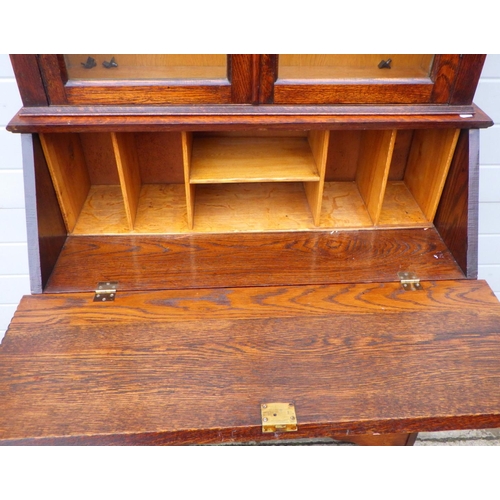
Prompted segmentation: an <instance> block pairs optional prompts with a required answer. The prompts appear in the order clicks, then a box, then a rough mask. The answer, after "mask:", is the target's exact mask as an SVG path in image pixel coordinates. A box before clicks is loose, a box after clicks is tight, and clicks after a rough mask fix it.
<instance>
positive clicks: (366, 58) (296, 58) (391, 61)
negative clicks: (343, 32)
mask: <svg viewBox="0 0 500 500" xmlns="http://www.w3.org/2000/svg"><path fill="white" fill-rule="evenodd" d="M433 59H434V56H433V55H431V54H399V55H389V54H281V55H280V56H279V59H278V78H279V80H304V81H306V80H358V79H360V80H372V79H384V80H385V79H391V80H392V79H402V80H406V79H412V80H414V79H418V78H425V79H428V78H429V75H430V71H431V68H432V63H433Z"/></svg>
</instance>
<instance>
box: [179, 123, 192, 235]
mask: <svg viewBox="0 0 500 500" xmlns="http://www.w3.org/2000/svg"><path fill="white" fill-rule="evenodd" d="M181 134H182V159H183V163H184V185H185V188H186V209H187V220H188V227H189V229H193V226H194V190H195V186H194V185H193V184H191V182H190V177H191V175H190V173H191V152H192V149H193V134H192V133H191V132H182V133H181Z"/></svg>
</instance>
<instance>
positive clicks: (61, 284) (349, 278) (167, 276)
mask: <svg viewBox="0 0 500 500" xmlns="http://www.w3.org/2000/svg"><path fill="white" fill-rule="evenodd" d="M398 271H414V272H416V273H417V274H418V276H419V277H420V278H421V279H433V280H434V279H461V278H463V277H464V275H463V273H462V271H461V270H460V268H459V267H458V265H457V264H456V263H455V261H454V259H453V257H452V256H451V254H450V253H449V251H448V250H447V248H446V246H445V245H444V244H443V242H442V240H441V238H440V237H439V235H438V233H437V232H436V231H435V229H433V228H428V229H425V228H424V229H405V230H395V229H384V230H382V231H345V232H340V231H339V232H335V231H333V232H332V231H327V232H319V231H318V232H293V233H287V232H283V233H260V234H259V233H249V234H241V233H240V234H221V235H216V234H215V235H214V234H206V235H205V234H198V235H170V236H163V235H162V236H160V235H151V236H143V235H135V236H113V237H109V236H107V237H106V236H72V237H71V236H70V237H68V239H67V241H66V244H65V246H64V249H63V251H62V252H61V255H60V257H59V260H58V262H57V264H56V266H55V268H54V271H53V272H52V275H51V277H50V280H49V283H48V284H47V287H46V291H47V292H57V293H60V292H75V291H90V290H95V286H96V283H98V282H99V281H105V280H112V281H115V280H118V281H119V282H120V285H119V288H120V289H122V290H162V289H178V288H212V287H236V286H270V285H307V284H327V283H345V282H348V283H357V282H377V281H378V282H380V281H394V280H397V279H398V278H397V273H398Z"/></svg>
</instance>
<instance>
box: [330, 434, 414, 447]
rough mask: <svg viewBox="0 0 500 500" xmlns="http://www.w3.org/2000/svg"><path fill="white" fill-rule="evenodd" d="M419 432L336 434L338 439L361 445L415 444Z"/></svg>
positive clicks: (334, 437)
mask: <svg viewBox="0 0 500 500" xmlns="http://www.w3.org/2000/svg"><path fill="white" fill-rule="evenodd" d="M417 435H418V432H413V433H411V434H406V433H405V434H380V435H373V434H361V435H359V436H346V435H341V436H339V435H338V434H334V435H333V436H332V438H333V439H335V440H336V441H347V442H349V443H354V444H359V445H361V446H413V444H414V443H415V440H416V439H417Z"/></svg>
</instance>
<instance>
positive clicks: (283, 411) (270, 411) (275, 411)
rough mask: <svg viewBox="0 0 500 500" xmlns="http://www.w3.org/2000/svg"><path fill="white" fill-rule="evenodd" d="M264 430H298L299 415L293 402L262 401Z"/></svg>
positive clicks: (261, 410) (261, 409)
mask: <svg viewBox="0 0 500 500" xmlns="http://www.w3.org/2000/svg"><path fill="white" fill-rule="evenodd" d="M260 413H261V417H262V432H293V431H296V430H297V415H296V414H295V405H294V404H293V403H262V404H261V405H260Z"/></svg>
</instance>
